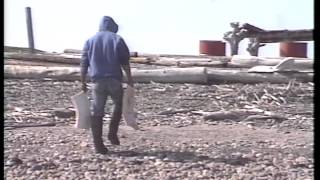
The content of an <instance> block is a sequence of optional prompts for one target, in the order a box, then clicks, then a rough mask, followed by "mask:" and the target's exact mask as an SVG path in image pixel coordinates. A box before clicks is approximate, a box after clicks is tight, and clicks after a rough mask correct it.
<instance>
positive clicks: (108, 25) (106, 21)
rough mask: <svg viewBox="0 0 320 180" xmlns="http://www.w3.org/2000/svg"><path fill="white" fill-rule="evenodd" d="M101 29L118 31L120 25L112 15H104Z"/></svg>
mask: <svg viewBox="0 0 320 180" xmlns="http://www.w3.org/2000/svg"><path fill="white" fill-rule="evenodd" d="M99 31H111V32H114V33H117V32H118V25H117V24H116V22H114V20H113V19H112V18H111V17H109V16H103V17H102V19H101V22H100V26H99Z"/></svg>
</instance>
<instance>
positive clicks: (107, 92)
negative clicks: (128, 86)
mask: <svg viewBox="0 0 320 180" xmlns="http://www.w3.org/2000/svg"><path fill="white" fill-rule="evenodd" d="M108 96H110V97H111V99H112V101H113V103H114V109H113V113H112V117H113V118H121V114H122V96H123V88H122V83H121V81H119V80H117V79H113V78H106V79H100V80H97V81H95V82H94V84H93V90H92V98H93V103H92V115H93V116H94V117H101V116H102V117H103V116H104V113H105V111H104V110H105V105H106V102H107V99H108Z"/></svg>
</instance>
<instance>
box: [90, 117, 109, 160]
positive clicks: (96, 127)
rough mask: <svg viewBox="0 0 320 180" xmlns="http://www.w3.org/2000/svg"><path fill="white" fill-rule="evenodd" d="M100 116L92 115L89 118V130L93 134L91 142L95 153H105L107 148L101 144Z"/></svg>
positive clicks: (101, 124) (101, 126)
mask: <svg viewBox="0 0 320 180" xmlns="http://www.w3.org/2000/svg"><path fill="white" fill-rule="evenodd" d="M102 118H103V117H101V116H93V117H92V119H91V132H92V136H93V144H94V149H95V151H96V153H99V154H106V153H107V152H108V149H107V148H106V147H105V146H104V144H103V139H102V129H103V121H102Z"/></svg>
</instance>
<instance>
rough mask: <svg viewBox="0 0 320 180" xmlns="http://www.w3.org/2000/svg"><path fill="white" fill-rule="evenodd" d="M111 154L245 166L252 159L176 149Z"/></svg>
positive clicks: (136, 159) (114, 152) (170, 160)
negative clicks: (216, 155)
mask: <svg viewBox="0 0 320 180" xmlns="http://www.w3.org/2000/svg"><path fill="white" fill-rule="evenodd" d="M108 154H109V155H115V156H124V157H128V160H129V161H131V160H132V161H134V162H136V161H139V159H140V160H141V159H150V160H155V159H161V160H162V161H165V162H199V161H206V162H207V163H210V162H215V163H225V164H230V165H234V166H243V165H245V164H247V163H249V162H251V161H253V160H252V159H249V158H243V157H241V156H226V157H220V158H211V157H209V156H203V155H196V154H195V153H193V152H175V151H155V152H137V151H109V153H108ZM137 163H138V162H137ZM142 163H143V162H142V161H141V164H142Z"/></svg>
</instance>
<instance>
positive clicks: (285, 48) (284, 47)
mask: <svg viewBox="0 0 320 180" xmlns="http://www.w3.org/2000/svg"><path fill="white" fill-rule="evenodd" d="M280 56H281V57H302V58H306V57H307V43H303V42H281V43H280Z"/></svg>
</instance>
